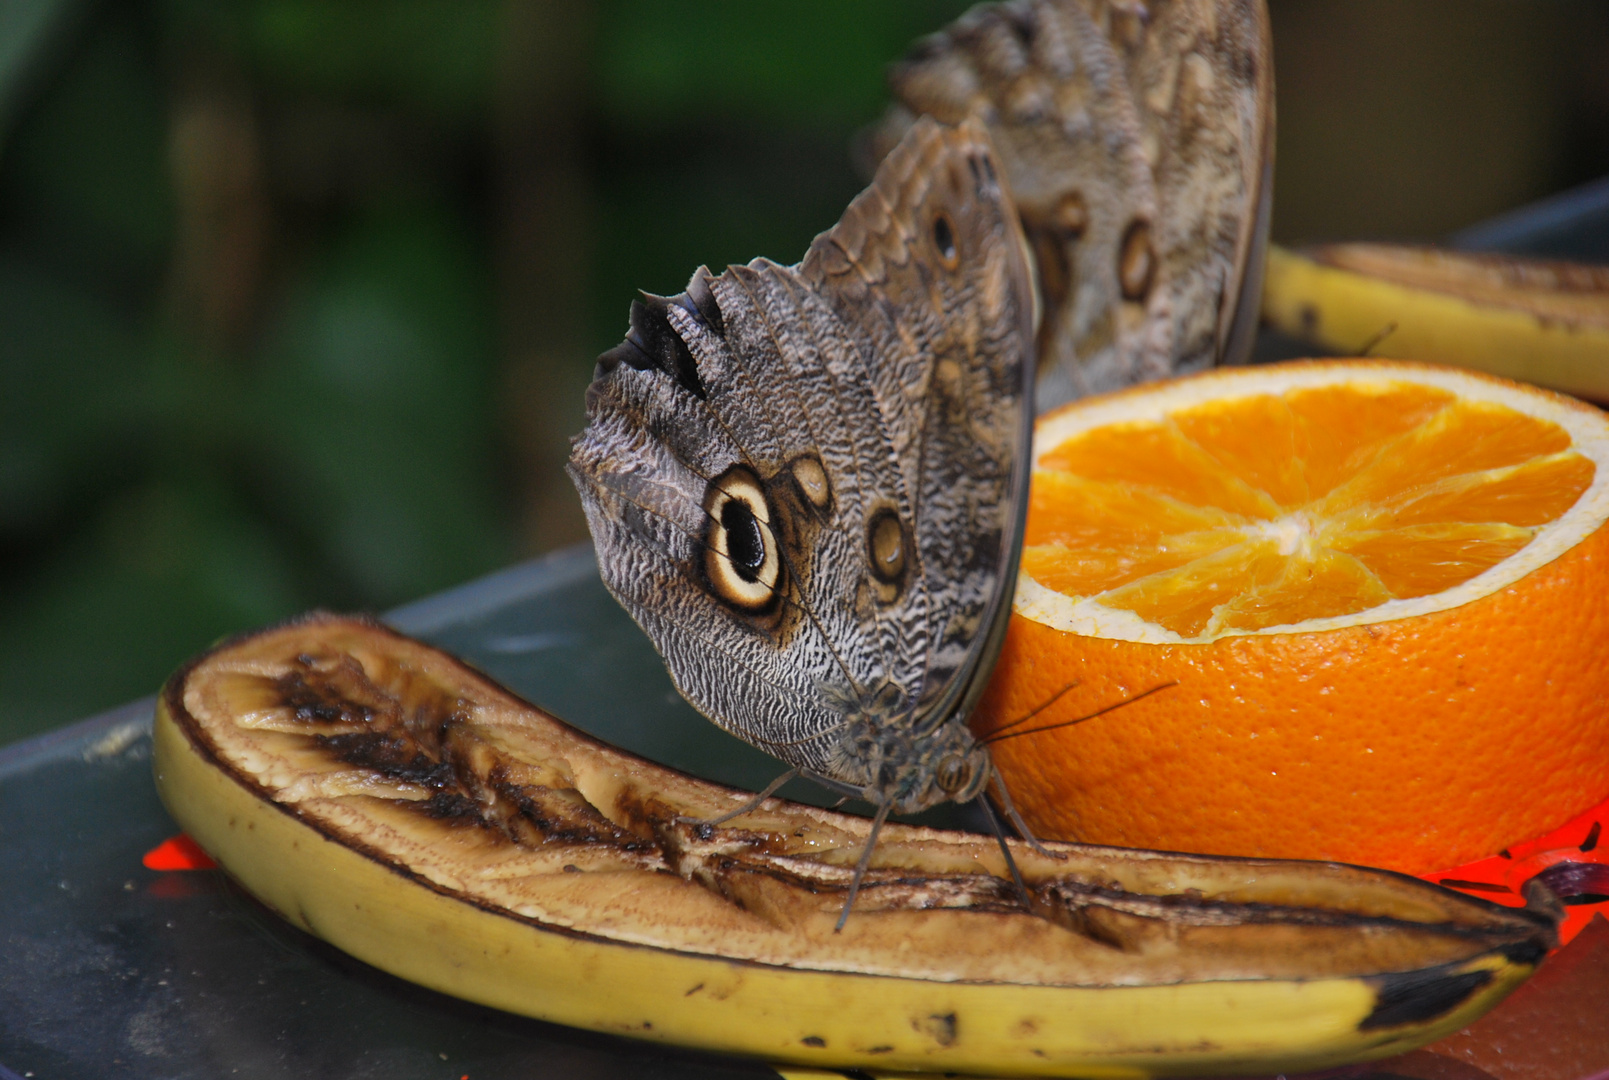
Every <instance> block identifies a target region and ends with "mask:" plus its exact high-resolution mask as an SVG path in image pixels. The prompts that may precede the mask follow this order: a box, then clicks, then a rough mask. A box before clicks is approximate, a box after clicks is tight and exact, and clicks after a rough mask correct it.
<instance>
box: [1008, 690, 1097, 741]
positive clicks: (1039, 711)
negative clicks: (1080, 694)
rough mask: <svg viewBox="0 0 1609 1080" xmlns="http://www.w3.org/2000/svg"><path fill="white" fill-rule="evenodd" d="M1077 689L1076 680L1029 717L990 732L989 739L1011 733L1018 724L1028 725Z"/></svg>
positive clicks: (1029, 714)
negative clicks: (1069, 692) (1068, 693)
mask: <svg viewBox="0 0 1609 1080" xmlns="http://www.w3.org/2000/svg"><path fill="white" fill-rule="evenodd" d="M1077 687H1078V680H1077V679H1074V680H1073V681H1072V682H1070V683H1068V684H1067V685H1066V686H1064V687H1062V688H1061V689H1060V690H1058V691H1056V692H1055V693H1054V694H1052V695H1051V696H1050V699H1049V700H1048V701H1046V702H1044V703H1043V704H1042V705H1040V706H1038V707H1037V708H1035V709H1033V710H1032V711H1031V712H1029V713H1028V715H1027V716H1024V717H1021V718H1019V719H1016V720H1013V721H1012V722H1011V723H1009V724H1005V725H1003V726H1001V727H997V728H995V729H994V730H993V731H991V732H989V735H988V737H989V738H993V737H994V736H996V735H999V734H1001V733H1003V732H1007V731H1010V730H1011V729H1012V728H1014V727H1016V726H1017V725H1018V724H1026V723H1027V722H1028V721H1030V720H1032V719H1033V718H1034V717H1036V716H1038V715H1039V714H1040V713H1042V712H1044V711H1045V710H1046V709H1048V708H1050V707H1051V706H1052V705H1054V704H1056V702H1058V701H1060V700H1061V699H1062V698H1063V697H1064V696H1065V695H1066V694H1067V692H1068V691H1070V690H1074V689H1076V688H1077Z"/></svg>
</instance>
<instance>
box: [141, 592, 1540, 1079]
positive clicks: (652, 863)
mask: <svg viewBox="0 0 1609 1080" xmlns="http://www.w3.org/2000/svg"><path fill="white" fill-rule="evenodd" d="M155 768H156V776H157V784H158V788H159V790H160V791H161V794H162V797H163V800H164V801H165V803H166V804H167V806H168V808H169V810H170V811H171V812H172V814H173V816H174V817H175V818H176V819H177V821H178V822H179V824H180V825H181V826H182V827H183V828H184V829H185V830H186V831H187V832H189V833H190V834H191V835H192V836H193V837H194V838H195V839H196V840H197V841H198V842H199V843H200V844H201V845H202V846H203V847H204V848H205V849H206V850H207V851H208V852H209V853H210V854H211V855H212V856H213V857H214V858H215V859H216V860H217V861H218V862H219V863H220V864H221V865H222V866H223V867H224V868H225V869H226V870H227V871H228V872H229V873H230V874H231V875H233V876H234V877H235V878H236V879H238V880H239V881H240V882H241V884H243V885H244V886H245V887H246V888H247V889H248V890H249V891H251V892H252V893H253V894H255V895H256V896H257V897H259V898H260V899H261V900H263V901H264V902H265V903H267V904H268V905H269V906H271V907H273V908H274V909H275V910H277V911H278V912H280V913H281V914H282V915H283V916H284V917H285V918H287V919H289V920H290V921H291V922H293V923H295V924H297V925H299V926H301V927H303V928H304V929H306V930H308V931H310V932H312V933H313V934H315V935H317V936H319V937H321V938H324V939H325V940H327V941H329V942H331V943H332V944H334V945H336V946H337V947H339V948H341V949H343V950H345V951H346V952H348V953H350V954H352V955H353V956H356V957H358V958H360V959H362V960H365V961H367V962H368V963H371V964H373V965H375V966H377V967H380V968H383V969H384V970H387V971H389V972H392V973H394V974H396V975H399V976H401V977H403V978H406V979H410V980H413V981H415V982H419V983H422V984H424V985H426V986H430V987H433V988H435V989H437V990H441V991H444V992H446V993H449V994H454V995H457V996H459V997H463V998H468V999H470V1000H474V1001H478V1002H481V1003H484V1004H487V1005H491V1006H494V1007H497V1008H501V1009H506V1010H509V1011H512V1012H517V1013H523V1014H526V1015H530V1016H536V1017H540V1018H543V1019H546V1020H551V1021H556V1022H559V1023H564V1024H571V1025H575V1026H579V1027H586V1028H591V1029H595V1030H599V1031H606V1032H613V1033H618V1034H625V1035H633V1036H637V1037H641V1038H647V1039H657V1040H662V1041H666V1042H674V1043H678V1044H683V1045H689V1046H699V1047H705V1048H709V1049H714V1050H720V1051H727V1052H731V1053H738V1054H746V1055H753V1056H758V1057H763V1058H766V1059H768V1060H771V1061H776V1062H785V1063H794V1064H798V1065H806V1066H815V1067H818V1068H827V1067H853V1068H861V1069H877V1070H883V1069H888V1070H928V1071H951V1072H965V1073H975V1074H976V1073H982V1074H988V1075H995V1076H1006V1075H1014V1076H1083V1077H1106V1076H1110V1077H1139V1076H1161V1075H1192V1074H1213V1075H1232V1074H1266V1073H1272V1072H1287V1071H1297V1070H1309V1069H1317V1068H1324V1067H1328V1066H1332V1065H1338V1064H1343V1063H1348V1062H1355V1061H1362V1060H1368V1059H1372V1058H1376V1057H1383V1056H1386V1055H1390V1054H1395V1053H1401V1052H1404V1051H1406V1050H1408V1049H1411V1048H1413V1047H1415V1046H1419V1045H1421V1044H1423V1043H1426V1042H1429V1041H1431V1040H1433V1039H1435V1038H1438V1037H1440V1036H1442V1035H1444V1034H1447V1033H1448V1032H1451V1031H1455V1030H1457V1029H1459V1028H1461V1027H1464V1026H1465V1025H1467V1024H1468V1023H1470V1022H1471V1021H1473V1020H1474V1019H1475V1018H1476V1017H1477V1016H1479V1015H1481V1014H1482V1013H1484V1012H1485V1011H1486V1010H1487V1009H1489V1008H1490V1007H1491V1006H1492V1005H1493V1004H1495V1003H1496V1002H1497V1001H1498V1000H1500V999H1501V998H1502V997H1503V996H1504V995H1506V994H1507V993H1508V992H1509V991H1510V990H1512V989H1513V988H1514V986H1516V985H1517V984H1518V983H1519V982H1520V981H1522V980H1523V979H1524V978H1525V977H1526V976H1527V975H1528V974H1529V973H1530V972H1531V971H1532V970H1533V968H1534V967H1535V965H1536V964H1537V962H1538V961H1539V960H1540V959H1541V957H1542V955H1543V954H1544V953H1545V952H1546V951H1547V950H1548V949H1549V948H1550V947H1551V946H1552V944H1553V942H1554V940H1555V937H1554V932H1555V927H1556V924H1557V910H1556V909H1550V908H1549V907H1548V906H1547V904H1546V903H1545V901H1544V899H1542V898H1539V899H1538V902H1537V903H1536V904H1535V905H1533V908H1531V909H1511V908H1505V907H1500V906H1497V905H1493V904H1488V903H1486V902H1484V901H1481V900H1477V899H1473V898H1469V897H1465V896H1462V895H1460V894H1458V893H1454V892H1452V891H1450V890H1446V889H1442V888H1439V887H1436V886H1432V885H1429V884H1426V883H1423V882H1420V881H1417V880H1415V879H1412V878H1407V877H1403V876H1401V875H1396V874H1391V873H1387V872H1383V871H1373V870H1367V869H1363V868H1359V867H1352V866H1343V865H1339V864H1329V863H1302V862H1290V861H1275V860H1262V859H1228V858H1209V857H1200V856H1190V855H1175V854H1167V853H1159V852H1147V851H1130V850H1123V849H1115V848H1097V847H1089V846H1079V845H1071V844H1056V845H1051V846H1052V848H1053V850H1054V851H1056V852H1057V853H1058V854H1060V855H1062V856H1063V858H1061V859H1052V858H1046V857H1044V856H1042V855H1038V854H1036V853H1035V852H1033V851H1032V850H1031V849H1029V848H1028V847H1027V846H1026V845H1021V844H1018V845H1014V846H1013V853H1014V855H1015V858H1016V860H1017V863H1018V865H1019V867H1020V868H1021V871H1022V875H1023V878H1024V879H1025V881H1026V883H1027V886H1028V889H1029V891H1030V893H1031V894H1032V898H1031V903H1025V902H1024V899H1023V898H1022V897H1021V896H1020V895H1019V894H1018V893H1017V891H1016V890H1015V888H1014V887H1013V886H1012V884H1011V883H1010V880H1009V877H1008V876H1007V870H1006V867H1005V865H1004V863H1003V860H1002V857H1001V855H1000V851H999V847H998V845H997V843H996V841H995V840H994V839H993V838H991V837H986V836H974V835H972V834H967V833H952V832H943V831H937V830H930V829H921V828H915V827H906V826H895V825H890V826H888V827H887V828H886V829H885V831H884V833H883V837H884V838H883V839H882V840H881V841H880V842H879V844H878V846H877V849H876V851H875V853H874V857H873V860H872V869H871V871H870V872H869V873H868V874H867V877H866V880H865V884H864V886H863V889H862V892H861V894H860V897H861V898H860V900H859V901H858V902H857V904H856V906H855V909H854V914H853V915H851V917H850V918H849V921H848V923H847V925H846V926H845V928H844V930H843V931H842V932H841V933H835V932H834V931H833V925H834V923H835V922H836V920H837V916H838V914H839V908H840V906H841V904H842V902H843V896H844V894H845V890H847V888H848V886H849V881H850V877H851V875H852V873H853V868H854V864H855V862H856V859H857V858H858V857H859V855H860V852H861V848H862V846H863V845H864V843H865V840H866V836H867V831H868V825H869V823H868V822H867V821H865V820H864V819H861V818H856V817H852V816H847V815H841V814H835V813H832V812H829V811H825V810H818V809H815V808H811V807H805V806H799V805H795V804H791V803H785V802H782V801H780V800H770V801H768V802H766V803H765V804H763V805H762V806H761V807H760V808H759V809H758V810H756V811H754V812H751V813H749V814H746V815H743V816H741V817H739V818H736V819H734V820H733V821H731V822H729V823H727V824H726V825H723V826H719V827H713V826H707V825H703V824H701V823H700V820H699V819H709V818H714V817H717V816H719V815H720V814H722V813H725V812H727V811H729V810H731V809H733V808H735V807H737V806H740V805H742V803H743V802H745V801H746V800H747V798H748V796H747V795H746V794H745V793H741V792H736V791H732V790H730V789H727V788H723V787H720V786H718V785H715V784H710V783H706V782H704V781H700V780H696V779H693V778H691V777H688V776H686V775H684V774H680V773H676V772H673V771H671V770H668V769H664V768H662V767H660V766H657V765H654V764H652V763H649V762H646V761H643V760H641V759H638V758H634V757H632V756H630V755H628V754H625V753H621V752H619V751H616V750H614V749H612V748H610V747H608V746H605V745H603V744H601V743H598V742H595V741H593V740H592V739H590V738H588V737H587V736H585V735H582V734H580V733H579V732H577V731H575V730H573V729H571V728H569V727H568V726H566V725H564V724H563V723H561V722H560V721H558V720H555V719H554V718H552V717H551V716H548V715H547V714H545V713H543V712H541V711H540V710H537V709H535V708H533V707H532V706H530V705H528V704H526V703H524V702H522V701H520V700H518V699H517V698H514V697H513V696H512V695H510V694H508V693H507V692H506V691H504V690H502V689H501V688H499V687H498V686H496V685H495V684H493V683H491V682H490V681H489V680H487V679H485V678H484V677H482V676H480V675H478V674H476V673H475V672H473V671H471V670H470V669H468V668H467V667H465V666H464V665H463V664H461V663H459V662H458V661H456V660H454V659H453V658H451V657H449V656H447V655H445V654H443V653H440V652H437V651H436V650H433V649H431V648H429V647H428V646H425V645H422V644H420V643H418V642H414V641H411V640H409V639H407V638H404V637H402V636H400V635H397V634H395V633H393V632H391V631H389V630H387V629H385V628H383V627H381V626H379V625H377V624H374V623H371V622H366V621H360V620H351V619H342V618H336V617H333V616H313V617H310V618H308V619H306V620H302V621H299V622H296V623H291V624H288V625H285V626H282V627H278V628H275V629H272V630H268V631H264V632H262V633H259V634H256V635H252V636H248V637H244V638H241V639H237V640H234V641H232V642H226V643H225V644H223V645H222V646H220V647H219V648H217V649H215V650H214V651H213V652H211V653H208V654H206V655H204V656H202V657H200V658H198V659H197V660H195V661H192V662H191V664H190V665H188V666H187V667H185V668H184V669H182V670H181V671H180V672H179V673H178V674H176V675H175V676H174V677H173V679H172V680H170V682H169V684H168V685H167V687H166V688H165V690H164V692H163V695H162V698H161V701H160V704H159V707H158V713H157V719H156V727H155Z"/></svg>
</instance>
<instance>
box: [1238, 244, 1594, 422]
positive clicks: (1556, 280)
mask: <svg viewBox="0 0 1609 1080" xmlns="http://www.w3.org/2000/svg"><path fill="white" fill-rule="evenodd" d="M1263 318H1264V319H1266V320H1267V321H1268V322H1269V323H1271V324H1273V325H1274V326H1275V327H1276V328H1278V329H1279V330H1280V331H1281V332H1283V333H1286V334H1289V335H1291V336H1292V337H1296V338H1300V339H1303V340H1306V341H1310V342H1313V343H1314V344H1316V345H1319V346H1321V347H1323V348H1325V349H1328V350H1330V351H1332V352H1338V353H1342V354H1346V355H1352V354H1363V353H1367V354H1368V355H1370V356H1377V357H1390V358H1393V359H1399V360H1425V361H1433V362H1439V363H1445V364H1457V365H1459V366H1461V367H1468V368H1474V369H1476V370H1479V371H1485V372H1489V373H1490V374H1493V375H1502V376H1505V377H1507V378H1510V379H1520V380H1523V381H1525V382H1532V383H1536V384H1538V385H1540V386H1547V387H1550V388H1552V389H1555V390H1562V391H1564V392H1566V393H1570V394H1576V395H1578V396H1581V397H1587V398H1592V399H1594V400H1596V401H1609V267H1601V266H1582V265H1578V264H1574V263H1565V262H1547V261H1543V260H1538V259H1525V258H1519V257H1517V256H1512V255H1478V254H1469V253H1461V252H1454V251H1443V250H1438V249H1435V248H1417V247H1404V246H1397V245H1391V244H1334V245H1331V246H1328V247H1318V248H1312V249H1309V250H1306V251H1303V252H1294V251H1289V250H1286V249H1283V248H1279V247H1271V248H1270V249H1269V253H1268V268H1267V274H1266V277H1265V279H1264V283H1263Z"/></svg>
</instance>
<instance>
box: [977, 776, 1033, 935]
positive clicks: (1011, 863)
mask: <svg viewBox="0 0 1609 1080" xmlns="http://www.w3.org/2000/svg"><path fill="white" fill-rule="evenodd" d="M980 801H981V802H982V803H983V816H984V817H986V818H988V819H989V828H991V829H993V830H994V838H995V839H996V840H998V841H1000V854H1002V855H1004V856H1005V857H1006V869H1008V870H1010V871H1011V881H1012V884H1014V885H1016V886H1017V895H1018V896H1021V897H1022V906H1023V907H1025V908H1028V909H1029V910H1032V909H1033V906H1034V898H1033V896H1032V895H1030V894H1029V892H1028V886H1027V885H1026V884H1024V882H1023V880H1022V871H1020V870H1018V869H1017V860H1016V859H1015V858H1013V857H1012V854H1011V845H1010V844H1008V843H1006V830H1005V829H1004V828H1003V827H1002V826H1001V824H1000V819H999V818H998V817H996V816H995V812H994V807H992V806H990V805H989V797H988V796H987V795H985V796H984V797H983V798H982V800H980Z"/></svg>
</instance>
